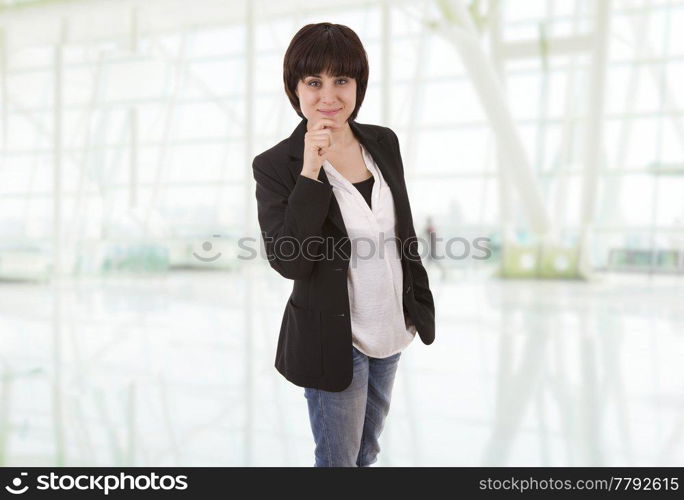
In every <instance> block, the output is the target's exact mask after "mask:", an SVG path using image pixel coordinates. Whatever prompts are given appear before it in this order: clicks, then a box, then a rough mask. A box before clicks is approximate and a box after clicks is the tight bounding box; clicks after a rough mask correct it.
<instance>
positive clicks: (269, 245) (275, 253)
mask: <svg viewBox="0 0 684 500" xmlns="http://www.w3.org/2000/svg"><path fill="white" fill-rule="evenodd" d="M252 172H253V175H254V180H255V181H256V200H257V212H258V219H259V226H260V229H261V236H262V239H263V241H264V247H265V249H266V255H267V257H268V262H269V264H270V266H271V267H272V268H273V269H275V270H276V271H278V273H280V274H281V275H282V276H283V277H285V278H288V279H305V278H307V277H308V276H309V274H310V273H311V270H312V269H313V264H314V260H313V259H311V258H310V256H311V255H313V254H315V253H316V252H317V251H318V249H319V248H320V246H321V245H322V237H321V227H322V226H323V221H324V220H325V217H326V216H327V214H328V209H329V207H330V198H331V196H332V195H333V194H332V186H329V185H328V184H325V183H324V182H321V181H318V180H314V179H311V178H310V177H306V176H305V175H301V174H299V176H298V177H297V181H296V183H295V185H294V188H289V187H288V186H287V185H286V184H285V183H284V182H283V181H282V179H281V177H280V175H279V173H278V171H277V169H276V168H275V167H274V165H273V164H271V162H269V161H268V160H267V159H266V158H264V157H263V156H262V155H257V156H256V157H255V158H254V160H253V162H252ZM316 236H317V237H319V238H313V239H312V240H309V241H308V242H307V241H306V240H307V239H308V238H312V237H316ZM317 240H320V241H317ZM307 256H309V257H307Z"/></svg>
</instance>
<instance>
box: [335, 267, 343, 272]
mask: <svg viewBox="0 0 684 500" xmlns="http://www.w3.org/2000/svg"><path fill="white" fill-rule="evenodd" d="M334 271H344V267H336V268H335V269H334Z"/></svg>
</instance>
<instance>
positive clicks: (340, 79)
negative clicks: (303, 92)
mask: <svg viewBox="0 0 684 500" xmlns="http://www.w3.org/2000/svg"><path fill="white" fill-rule="evenodd" d="M337 81H338V82H344V83H348V82H349V80H348V79H346V78H338V79H337ZM313 83H316V84H320V83H321V82H319V81H318V80H311V81H310V82H309V83H307V85H309V86H311V84H313ZM313 86H314V87H316V86H318V85H313Z"/></svg>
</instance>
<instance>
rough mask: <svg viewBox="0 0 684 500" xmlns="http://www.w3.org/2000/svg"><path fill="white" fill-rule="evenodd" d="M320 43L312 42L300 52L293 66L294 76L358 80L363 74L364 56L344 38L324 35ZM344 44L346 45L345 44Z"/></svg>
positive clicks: (298, 77)
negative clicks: (342, 77) (303, 51)
mask: <svg viewBox="0 0 684 500" xmlns="http://www.w3.org/2000/svg"><path fill="white" fill-rule="evenodd" d="M326 38H327V40H324V41H323V42H322V43H316V44H312V45H311V46H310V47H309V50H308V51H307V52H306V53H304V54H302V58H301V59H299V61H298V62H297V64H296V65H295V68H294V76H295V77H297V79H299V80H301V79H303V78H305V77H307V76H309V75H322V74H323V73H328V74H329V75H331V76H336V77H337V76H348V77H351V78H354V79H355V80H358V79H360V78H361V76H362V75H363V70H364V67H365V65H364V57H363V55H362V54H356V50H355V47H353V46H352V45H351V44H345V43H344V40H338V39H334V38H332V37H326ZM345 45H346V46H345Z"/></svg>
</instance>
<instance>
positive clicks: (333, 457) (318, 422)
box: [304, 346, 401, 467]
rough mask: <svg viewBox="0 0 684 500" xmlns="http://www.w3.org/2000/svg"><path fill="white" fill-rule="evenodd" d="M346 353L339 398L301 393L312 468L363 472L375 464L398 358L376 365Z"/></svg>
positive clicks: (324, 393) (308, 391)
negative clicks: (348, 373)
mask: <svg viewBox="0 0 684 500" xmlns="http://www.w3.org/2000/svg"><path fill="white" fill-rule="evenodd" d="M352 349H353V355H352V356H353V361H354V375H353V378H352V381H351V384H349V387H347V388H346V389H345V390H343V391H341V392H330V391H324V390H322V389H314V388H311V387H305V388H304V397H306V400H307V403H308V407H309V420H310V422H311V430H312V432H313V436H314V441H315V442H316V450H315V456H316V462H315V464H314V467H367V466H369V465H371V464H373V463H375V462H376V461H377V460H378V453H380V446H379V444H378V438H379V437H380V433H381V432H382V428H383V426H384V423H385V418H386V417H387V413H388V412H389V407H390V399H391V396H392V386H393V385H394V375H395V374H396V372H397V364H398V362H399V357H400V356H401V353H400V352H398V353H397V354H394V355H392V356H389V357H387V358H382V359H380V358H372V357H369V356H366V355H365V354H363V353H362V352H361V351H359V350H358V349H357V348H356V347H354V346H352Z"/></svg>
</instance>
